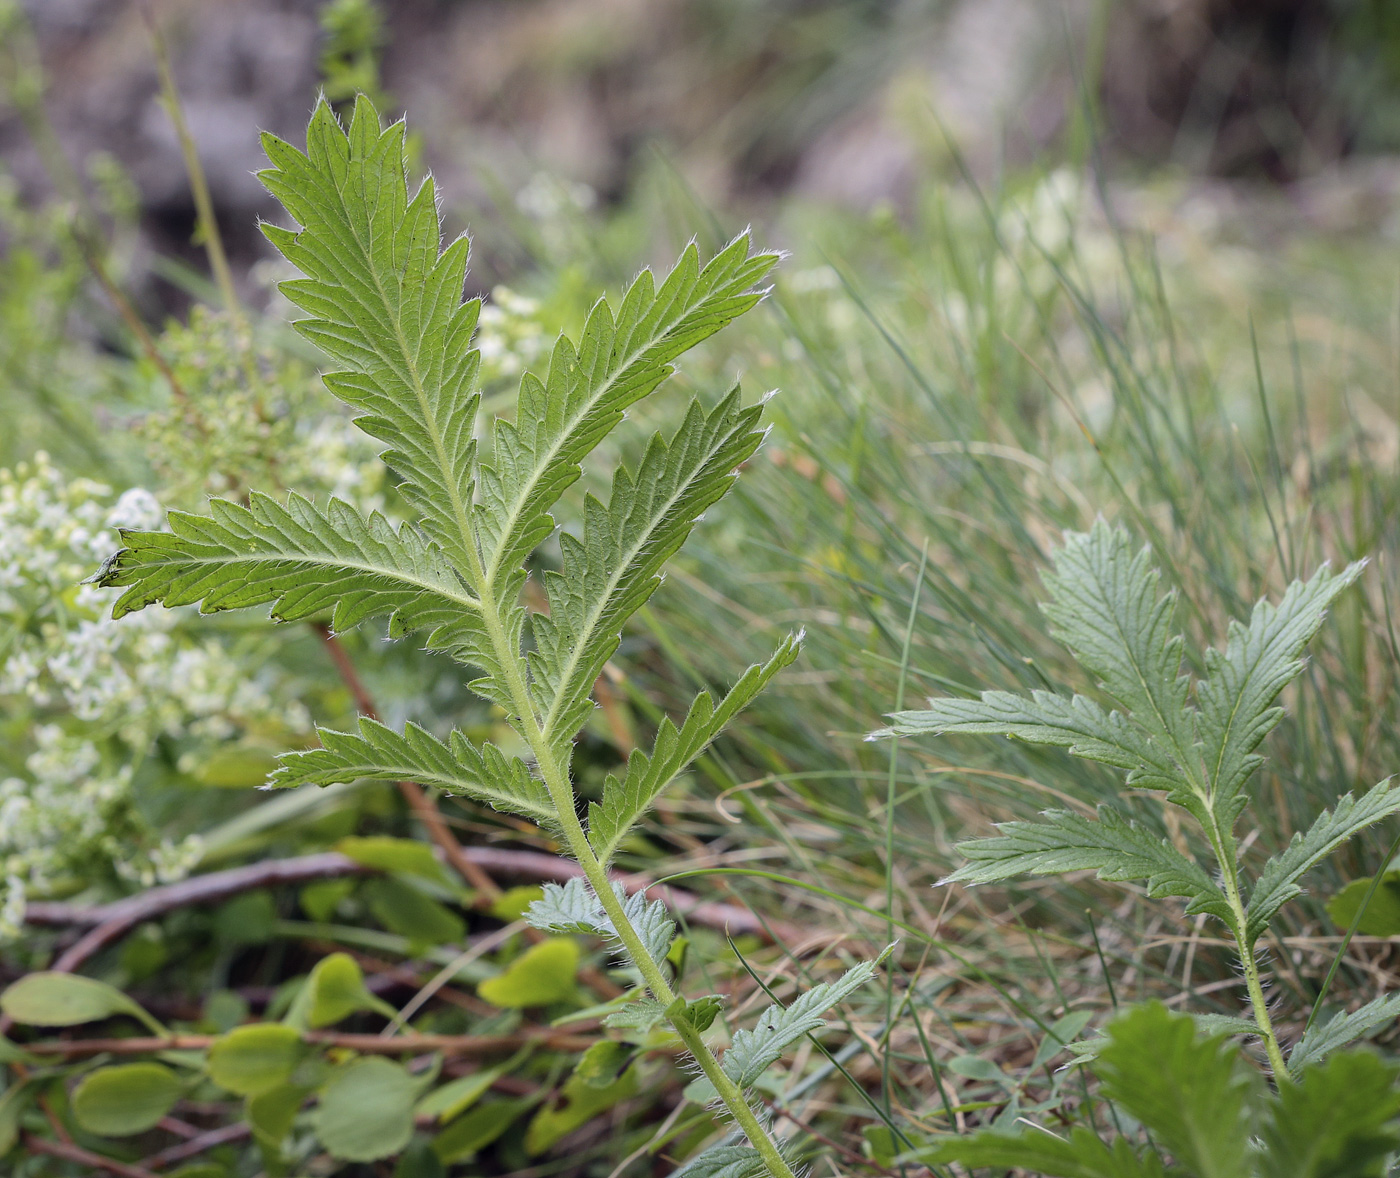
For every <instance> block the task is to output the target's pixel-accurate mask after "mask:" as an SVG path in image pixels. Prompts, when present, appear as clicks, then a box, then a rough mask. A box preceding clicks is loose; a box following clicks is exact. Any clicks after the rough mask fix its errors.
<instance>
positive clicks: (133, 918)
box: [25, 851, 368, 973]
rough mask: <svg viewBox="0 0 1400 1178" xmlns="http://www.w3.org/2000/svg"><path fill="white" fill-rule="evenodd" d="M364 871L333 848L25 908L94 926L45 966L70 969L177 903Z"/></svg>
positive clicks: (35, 917)
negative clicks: (88, 899) (95, 899)
mask: <svg viewBox="0 0 1400 1178" xmlns="http://www.w3.org/2000/svg"><path fill="white" fill-rule="evenodd" d="M367 870H368V869H367V868H366V867H364V866H363V865H362V864H360V863H356V862H355V861H354V860H353V859H349V858H347V857H346V856H344V855H341V854H339V853H338V852H336V851H325V852H322V853H321V854H319V855H304V856H302V857H301V858H299V859H272V860H269V861H267V862H264V863H250V864H248V866H246V867H235V868H232V869H231V870H229V871H215V872H211V873H210V874H208V875H196V876H194V877H193V878H192V879H186V880H181V881H180V882H179V883H173V884H166V885H164V886H163V887H158V888H151V889H150V890H148V891H145V892H141V893H139V894H138V895H135V896H131V897H129V898H127V899H125V900H118V901H116V902H115V903H113V904H103V905H102V906H101V907H98V908H87V909H83V908H76V907H74V906H72V905H68V904H42V903H36V904H31V905H29V908H28V911H27V912H26V913H25V919H26V920H28V921H30V922H31V923H34V924H90V925H94V926H95V927H94V928H93V929H92V931H91V932H89V933H87V934H86V935H85V936H83V937H82V938H81V939H79V940H78V941H77V942H76V943H75V944H74V945H72V946H70V947H69V948H68V949H67V950H66V951H65V952H64V953H63V954H62V955H61V956H60V957H59V958H58V960H57V961H55V962H54V963H53V965H51V966H50V967H49V968H50V969H52V970H54V971H55V972H57V973H72V972H73V971H74V970H75V969H77V968H78V967H79V966H80V965H82V963H83V962H85V961H86V960H87V959H88V958H89V957H91V956H92V955H93V954H94V953H96V952H98V951H99V950H100V949H103V948H105V947H106V946H107V945H110V944H111V943H112V942H113V941H115V940H117V939H119V938H120V937H122V936H123V935H125V934H126V933H127V932H129V931H130V930H131V929H133V928H134V927H136V925H138V924H141V923H142V922H143V921H147V920H150V919H152V918H153V917H156V916H159V915H161V914H162V913H165V912H169V911H171V910H173V909H175V908H187V907H189V906H190V905H193V904H208V903H211V902H213V901H215V900H223V899H226V898H227V897H229V896H233V895H237V894H238V893H240V892H246V891H251V890H252V889H254V888H260V887H267V886H269V885H272V884H286V883H304V882H305V881H307V880H312V879H329V878H334V877H336V876H342V875H358V874H360V873H362V872H365V871H367ZM46 918H47V919H46ZM55 918H57V919H55Z"/></svg>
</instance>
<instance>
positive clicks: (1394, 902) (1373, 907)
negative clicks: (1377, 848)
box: [1327, 871, 1400, 937]
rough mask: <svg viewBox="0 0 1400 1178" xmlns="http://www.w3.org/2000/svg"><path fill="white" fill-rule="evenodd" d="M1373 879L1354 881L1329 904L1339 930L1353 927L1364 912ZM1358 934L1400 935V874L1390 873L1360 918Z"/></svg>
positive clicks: (1386, 875)
mask: <svg viewBox="0 0 1400 1178" xmlns="http://www.w3.org/2000/svg"><path fill="white" fill-rule="evenodd" d="M1373 878H1374V877H1372V876H1369V875H1368V876H1365V877H1364V878H1362V879H1354V880H1352V881H1351V883H1349V884H1347V886H1346V887H1344V888H1343V889H1342V890H1341V891H1340V892H1338V893H1337V894H1336V895H1335V896H1333V897H1332V898H1331V899H1330V900H1328V901H1327V915H1328V916H1330V917H1331V918H1332V923H1333V924H1335V925H1336V926H1337V927H1338V928H1340V929H1349V928H1351V924H1352V921H1354V920H1355V919H1356V914H1357V912H1359V911H1360V910H1361V905H1362V902H1363V901H1365V899H1366V894H1367V893H1368V892H1370V890H1371V883H1372V880H1373ZM1356 931H1357V932H1358V933H1360V934H1361V935H1362V936H1364V937H1396V936H1400V871H1387V872H1386V873H1385V877H1384V878H1383V879H1382V880H1381V882H1380V884H1379V885H1378V886H1377V887H1376V890H1375V893H1374V894H1373V895H1372V896H1371V902H1370V903H1369V904H1367V905H1366V911H1365V912H1364V913H1362V915H1361V923H1360V924H1359V925H1357V926H1356Z"/></svg>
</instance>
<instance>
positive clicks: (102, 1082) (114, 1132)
mask: <svg viewBox="0 0 1400 1178" xmlns="http://www.w3.org/2000/svg"><path fill="white" fill-rule="evenodd" d="M183 1091H184V1085H183V1084H182V1083H181V1082H180V1079H179V1077H178V1076H176V1075H175V1073H174V1072H172V1071H171V1070H170V1069H169V1068H168V1067H166V1066H165V1065H164V1064H158V1063H125V1064H118V1065H117V1066H116V1067H110V1068H99V1069H98V1070H97V1071H95V1072H93V1073H92V1075H90V1076H88V1077H87V1078H86V1079H85V1080H83V1082H82V1083H81V1084H79V1085H78V1087H77V1088H76V1089H75V1090H74V1092H73V1115H74V1116H75V1117H76V1118H77V1119H78V1124H80V1125H81V1126H82V1127H83V1128H84V1129H86V1130H87V1131H88V1132H89V1133H97V1134H100V1135H101V1136H103V1137H129V1136H131V1135H132V1134H133V1133H144V1132H145V1131H146V1130H147V1129H150V1128H152V1127H153V1126H155V1124H156V1123H157V1122H158V1121H159V1120H160V1119H161V1118H162V1117H163V1116H165V1114H166V1113H168V1112H169V1111H170V1109H171V1107H172V1106H173V1105H174V1104H175V1102H176V1101H177V1100H179V1099H180V1093H181V1092H183Z"/></svg>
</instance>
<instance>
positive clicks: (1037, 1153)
mask: <svg viewBox="0 0 1400 1178" xmlns="http://www.w3.org/2000/svg"><path fill="white" fill-rule="evenodd" d="M919 1157H920V1159H921V1160H922V1161H925V1162H930V1163H932V1164H933V1165H946V1164H947V1163H949V1162H961V1163H962V1164H963V1165H964V1166H969V1167H978V1166H987V1167H990V1168H994V1169H998V1170H1008V1169H1019V1170H1022V1171H1024V1172H1025V1173H1027V1174H1039V1175H1044V1176H1045V1178H1161V1176H1162V1175H1164V1174H1166V1172H1167V1171H1166V1170H1165V1169H1164V1168H1163V1166H1162V1163H1161V1161H1160V1159H1158V1158H1157V1157H1156V1156H1155V1155H1153V1154H1148V1155H1147V1156H1146V1157H1143V1158H1139V1157H1138V1156H1137V1154H1136V1153H1135V1152H1134V1151H1133V1149H1132V1147H1131V1146H1130V1145H1129V1144H1128V1142H1127V1141H1125V1140H1123V1139H1122V1138H1119V1139H1118V1140H1117V1141H1115V1142H1114V1143H1113V1144H1112V1145H1111V1146H1110V1145H1108V1144H1106V1143H1105V1142H1103V1141H1100V1140H1099V1138H1098V1135H1097V1134H1095V1133H1093V1132H1091V1131H1090V1130H1088V1129H1083V1128H1079V1129H1074V1130H1072V1131H1071V1132H1070V1135H1069V1137H1068V1138H1063V1137H1057V1136H1056V1135H1055V1134H1053V1133H1050V1132H1048V1131H1046V1130H1043V1129H1028V1130H1025V1131H1023V1132H1021V1133H1016V1134H1010V1133H999V1132H996V1131H993V1130H989V1131H986V1132H982V1133H976V1134H973V1135H972V1136H969V1137H959V1138H956V1139H955V1140H951V1141H947V1142H940V1143H939V1144H938V1145H936V1146H934V1147H933V1148H932V1149H928V1150H924V1151H922V1152H921V1153H920V1154H919Z"/></svg>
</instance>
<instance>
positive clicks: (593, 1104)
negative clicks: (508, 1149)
mask: <svg viewBox="0 0 1400 1178" xmlns="http://www.w3.org/2000/svg"><path fill="white" fill-rule="evenodd" d="M599 1046H601V1045H599ZM593 1050H596V1048H595V1049H590V1051H589V1053H588V1054H592V1053H593ZM587 1058H588V1056H587V1055H585V1057H584V1059H585V1061H586V1060H587ZM580 1067H582V1064H580ZM640 1087H641V1085H640V1082H639V1080H638V1077H637V1069H636V1068H635V1067H632V1068H628V1069H627V1070H626V1071H625V1072H623V1073H622V1075H620V1076H618V1077H617V1078H616V1079H614V1080H613V1081H612V1082H611V1083H609V1084H604V1085H601V1086H600V1085H597V1084H595V1083H593V1082H592V1080H591V1079H590V1077H589V1076H587V1075H580V1074H579V1072H578V1071H575V1073H574V1074H573V1075H572V1076H570V1077H569V1079H568V1080H567V1081H566V1082H565V1084H564V1087H563V1089H562V1095H563V1098H564V1102H563V1104H561V1105H558V1106H554V1105H546V1106H545V1107H544V1108H542V1109H540V1110H539V1111H538V1112H537V1113H536V1114H535V1115H534V1116H533V1117H532V1118H531V1119H530V1124H529V1126H528V1127H527V1128H526V1130H525V1152H526V1154H528V1155H529V1156H530V1157H536V1156H538V1155H539V1154H542V1153H544V1151H545V1150H547V1149H548V1148H549V1147H550V1146H551V1145H553V1144H554V1143H555V1142H556V1141H558V1140H560V1139H561V1138H563V1137H566V1136H568V1135H569V1134H570V1133H572V1132H573V1131H574V1130H575V1129H577V1128H579V1126H581V1125H584V1124H586V1123H587V1122H588V1121H590V1120H592V1118H594V1117H596V1116H597V1115H598V1114H599V1113H602V1112H605V1111H606V1110H608V1109H610V1108H612V1107H613V1105H615V1104H617V1103H618V1102H619V1101H623V1100H627V1099H628V1098H629V1097H632V1096H636V1095H637V1091H638V1089H639V1088H640Z"/></svg>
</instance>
